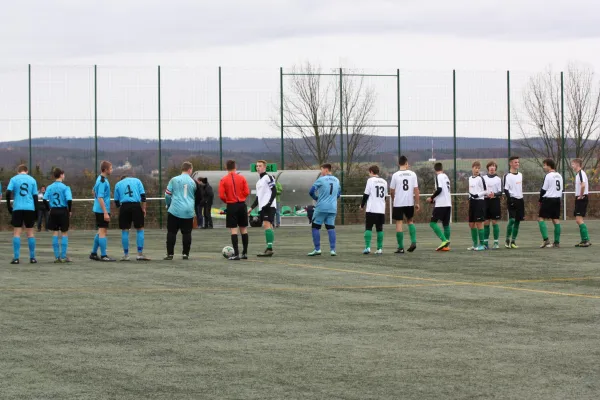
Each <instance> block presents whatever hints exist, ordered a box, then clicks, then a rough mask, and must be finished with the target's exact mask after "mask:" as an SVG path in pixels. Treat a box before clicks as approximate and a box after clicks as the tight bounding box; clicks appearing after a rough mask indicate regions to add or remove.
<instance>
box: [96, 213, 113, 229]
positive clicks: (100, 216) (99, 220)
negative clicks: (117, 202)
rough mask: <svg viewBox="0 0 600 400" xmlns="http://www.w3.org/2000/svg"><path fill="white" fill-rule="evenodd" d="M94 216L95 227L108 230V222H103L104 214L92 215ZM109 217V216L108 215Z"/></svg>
mask: <svg viewBox="0 0 600 400" xmlns="http://www.w3.org/2000/svg"><path fill="white" fill-rule="evenodd" d="M94 214H96V227H97V228H104V229H108V225H110V221H109V222H107V221H105V220H104V214H102V213H94ZM108 215H109V216H110V214H108Z"/></svg>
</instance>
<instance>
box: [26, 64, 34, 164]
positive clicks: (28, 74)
mask: <svg viewBox="0 0 600 400" xmlns="http://www.w3.org/2000/svg"><path fill="white" fill-rule="evenodd" d="M27 82H28V83H27V87H28V90H29V95H28V99H27V100H28V103H29V168H30V171H32V172H33V165H32V160H33V156H32V146H31V64H29V66H28V70H27Z"/></svg>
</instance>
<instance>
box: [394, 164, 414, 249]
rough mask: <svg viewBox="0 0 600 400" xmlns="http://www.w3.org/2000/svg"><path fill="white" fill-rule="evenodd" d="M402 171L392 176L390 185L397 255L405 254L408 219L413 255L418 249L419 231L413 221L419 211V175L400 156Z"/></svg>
mask: <svg viewBox="0 0 600 400" xmlns="http://www.w3.org/2000/svg"><path fill="white" fill-rule="evenodd" d="M398 164H399V165H400V171H398V172H396V173H395V174H394V175H392V182H391V183H390V194H391V196H392V202H393V207H394V208H393V211H392V218H393V219H394V220H395V221H396V241H397V242H398V248H397V250H396V253H397V254H403V253H404V232H403V229H402V220H403V219H404V218H406V223H407V224H408V232H409V234H410V247H409V248H408V251H409V252H410V253H412V252H413V251H415V249H416V248H417V229H416V228H415V224H414V221H413V217H414V215H415V210H416V211H419V209H420V205H419V196H420V193H419V182H418V179H417V174H415V173H414V172H413V171H411V170H409V169H408V168H409V165H408V159H407V158H406V157H405V156H400V158H399V160H398Z"/></svg>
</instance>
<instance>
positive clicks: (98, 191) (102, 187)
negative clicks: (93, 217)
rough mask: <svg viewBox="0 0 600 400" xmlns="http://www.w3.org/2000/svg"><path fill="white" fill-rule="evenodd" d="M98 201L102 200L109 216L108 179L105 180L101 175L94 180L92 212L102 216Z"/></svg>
mask: <svg viewBox="0 0 600 400" xmlns="http://www.w3.org/2000/svg"><path fill="white" fill-rule="evenodd" d="M98 199H103V200H104V206H105V207H106V212H107V213H109V214H110V183H109V182H108V178H105V177H103V176H102V175H100V176H99V177H98V179H96V184H95V185H94V208H93V211H94V212H95V213H97V214H103V213H104V211H102V207H100V202H99V201H98Z"/></svg>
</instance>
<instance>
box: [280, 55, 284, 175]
mask: <svg viewBox="0 0 600 400" xmlns="http://www.w3.org/2000/svg"><path fill="white" fill-rule="evenodd" d="M279 126H280V128H281V169H285V159H284V152H283V151H284V148H283V67H279Z"/></svg>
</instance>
